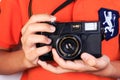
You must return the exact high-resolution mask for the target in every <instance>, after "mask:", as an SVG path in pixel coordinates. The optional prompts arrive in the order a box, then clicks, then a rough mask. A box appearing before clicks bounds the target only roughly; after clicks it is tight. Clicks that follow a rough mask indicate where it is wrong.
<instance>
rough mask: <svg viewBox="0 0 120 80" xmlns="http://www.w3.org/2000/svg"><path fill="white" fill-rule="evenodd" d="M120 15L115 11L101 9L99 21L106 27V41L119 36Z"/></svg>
mask: <svg viewBox="0 0 120 80" xmlns="http://www.w3.org/2000/svg"><path fill="white" fill-rule="evenodd" d="M118 19H119V13H118V12H117V11H115V10H110V9H105V8H101V9H100V10H99V20H100V22H101V26H102V27H104V30H105V31H104V33H105V39H106V40H109V39H111V38H113V37H115V36H116V35H117V34H118V30H119V29H118V28H119V24H118Z"/></svg>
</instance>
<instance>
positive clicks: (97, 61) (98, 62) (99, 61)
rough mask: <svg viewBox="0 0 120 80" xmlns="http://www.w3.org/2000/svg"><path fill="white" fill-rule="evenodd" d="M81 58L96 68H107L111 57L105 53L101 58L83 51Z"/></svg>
mask: <svg viewBox="0 0 120 80" xmlns="http://www.w3.org/2000/svg"><path fill="white" fill-rule="evenodd" d="M81 58H82V60H83V61H84V62H85V63H86V64H88V65H89V66H91V67H94V68H96V70H98V69H102V68H105V67H106V66H107V65H108V64H109V62H110V60H109V58H108V57H107V56H105V55H103V56H102V57H100V58H95V57H94V56H92V55H90V54H88V53H83V54H82V55H81Z"/></svg>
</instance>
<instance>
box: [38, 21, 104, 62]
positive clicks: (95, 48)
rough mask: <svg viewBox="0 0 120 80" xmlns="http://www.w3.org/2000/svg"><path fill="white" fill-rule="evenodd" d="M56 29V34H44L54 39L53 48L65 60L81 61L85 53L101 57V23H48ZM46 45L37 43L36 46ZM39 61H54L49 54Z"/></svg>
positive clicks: (43, 33)
mask: <svg viewBox="0 0 120 80" xmlns="http://www.w3.org/2000/svg"><path fill="white" fill-rule="evenodd" d="M48 24H50V25H54V26H55V27H56V31H55V32H54V33H47V32H42V33H38V34H42V35H45V36H47V37H49V38H51V39H52V42H51V44H50V45H51V46H52V47H53V48H55V49H56V51H57V53H58V55H59V56H60V57H62V58H63V59H65V60H76V59H80V55H81V54H82V53H83V52H87V53H89V54H91V55H93V56H95V57H96V58H98V57H100V56H101V41H102V31H101V26H100V22H96V21H93V22H51V23H50V22H48ZM44 45H46V44H40V43H37V44H36V46H37V47H40V46H44ZM39 59H41V60H43V61H46V60H53V57H52V53H51V52H49V53H47V54H45V55H43V56H40V57H39Z"/></svg>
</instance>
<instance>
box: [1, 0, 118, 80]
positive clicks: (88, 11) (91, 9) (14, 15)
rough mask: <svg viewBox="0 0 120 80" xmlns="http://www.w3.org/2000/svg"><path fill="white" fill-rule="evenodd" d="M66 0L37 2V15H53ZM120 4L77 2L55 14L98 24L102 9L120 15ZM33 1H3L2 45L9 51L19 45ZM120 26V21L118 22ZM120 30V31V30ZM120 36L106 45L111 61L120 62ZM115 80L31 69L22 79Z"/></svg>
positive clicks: (108, 0)
mask: <svg viewBox="0 0 120 80" xmlns="http://www.w3.org/2000/svg"><path fill="white" fill-rule="evenodd" d="M64 1H65V0H52V1H51V0H33V3H32V8H31V9H32V12H33V14H41V13H42V14H43V13H47V14H50V13H51V12H52V11H53V10H54V9H55V8H57V7H58V6H59V5H60V4H61V3H63V2H64ZM119 3H120V1H115V0H76V1H75V2H73V3H71V4H69V5H67V6H66V7H65V8H64V9H62V10H60V11H59V12H58V13H56V14H55V16H56V17H57V21H62V22H63V21H64V22H65V21H98V20H99V18H98V17H99V15H98V10H100V8H105V9H111V10H116V11H118V12H119V13H120V5H119ZM28 5H29V0H12V1H11V0H2V2H1V3H0V8H1V14H0V27H1V29H0V37H1V38H2V39H0V46H1V47H5V48H9V47H11V46H14V45H17V44H18V42H19V40H20V39H19V38H20V36H21V35H20V30H21V28H22V26H23V25H24V24H25V23H26V22H27V20H28V18H29V17H28ZM118 22H119V23H120V20H119V21H118ZM119 29H120V28H119ZM119 34H120V30H119ZM119 42H120V41H119V35H117V36H116V37H114V38H112V39H110V40H109V41H105V40H104V41H103V42H102V53H103V54H106V55H107V56H109V57H110V59H111V60H118V59H120V50H119V49H120V48H119V45H120V43H119ZM89 79H92V80H114V79H110V78H105V77H99V76H95V75H91V74H85V73H65V74H59V75H58V74H54V73H51V72H48V71H46V70H44V69H42V68H41V67H37V68H33V69H31V70H27V71H26V72H25V73H24V75H23V76H22V80H89Z"/></svg>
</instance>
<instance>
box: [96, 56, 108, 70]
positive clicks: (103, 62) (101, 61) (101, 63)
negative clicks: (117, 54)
mask: <svg viewBox="0 0 120 80" xmlns="http://www.w3.org/2000/svg"><path fill="white" fill-rule="evenodd" d="M96 62H97V64H96V66H95V67H96V68H99V69H103V68H106V67H107V66H108V64H109V63H110V59H109V57H108V56H106V55H103V56H102V57H100V58H98V60H97V61H96Z"/></svg>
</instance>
